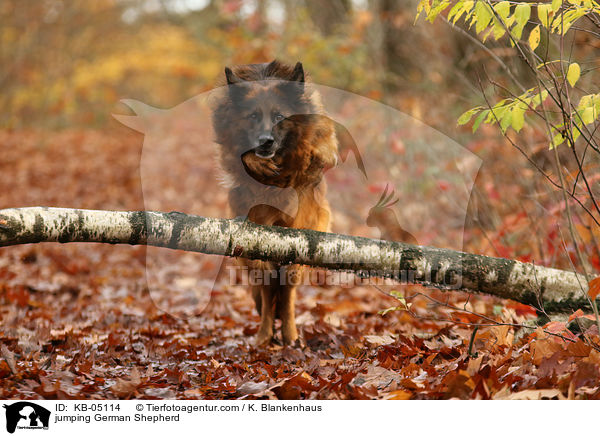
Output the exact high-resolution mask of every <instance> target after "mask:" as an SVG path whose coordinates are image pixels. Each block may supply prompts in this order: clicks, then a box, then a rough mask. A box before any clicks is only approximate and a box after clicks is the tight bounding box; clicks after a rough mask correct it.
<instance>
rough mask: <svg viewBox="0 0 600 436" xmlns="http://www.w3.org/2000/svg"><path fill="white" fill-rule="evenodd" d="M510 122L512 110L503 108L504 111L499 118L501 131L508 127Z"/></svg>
mask: <svg viewBox="0 0 600 436" xmlns="http://www.w3.org/2000/svg"><path fill="white" fill-rule="evenodd" d="M511 124H512V111H511V110H505V111H504V113H503V114H502V118H501V119H500V129H501V130H502V133H505V132H506V129H508V126H510V125H511Z"/></svg>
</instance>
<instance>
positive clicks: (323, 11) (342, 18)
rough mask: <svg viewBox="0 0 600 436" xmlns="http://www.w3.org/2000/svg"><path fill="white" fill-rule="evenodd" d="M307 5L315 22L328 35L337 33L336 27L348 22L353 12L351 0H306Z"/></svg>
mask: <svg viewBox="0 0 600 436" xmlns="http://www.w3.org/2000/svg"><path fill="white" fill-rule="evenodd" d="M306 7H307V9H308V14H309V15H310V18H311V20H312V21H313V23H315V25H316V26H317V27H318V28H319V30H320V31H321V33H322V34H323V35H326V36H329V35H332V34H333V33H335V30H336V28H337V27H338V26H339V25H340V24H344V23H345V22H347V21H348V17H349V16H350V14H351V13H352V1H351V0H330V1H326V2H324V1H320V0H306Z"/></svg>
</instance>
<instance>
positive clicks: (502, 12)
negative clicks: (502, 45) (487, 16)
mask: <svg viewBox="0 0 600 436" xmlns="http://www.w3.org/2000/svg"><path fill="white" fill-rule="evenodd" d="M494 10H495V11H496V13H497V14H498V16H499V17H500V18H502V19H503V20H504V21H506V20H507V19H508V16H509V15H510V2H508V1H502V2H500V3H496V4H495V5H494Z"/></svg>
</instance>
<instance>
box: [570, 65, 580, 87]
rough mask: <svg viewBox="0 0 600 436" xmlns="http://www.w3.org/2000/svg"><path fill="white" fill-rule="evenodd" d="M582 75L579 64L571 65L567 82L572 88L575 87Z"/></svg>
mask: <svg viewBox="0 0 600 436" xmlns="http://www.w3.org/2000/svg"><path fill="white" fill-rule="evenodd" d="M580 75H581V68H580V67H579V64H578V63H577V62H573V63H572V64H571V65H569V69H568V70H567V80H568V81H569V84H570V85H571V86H575V84H576V83H577V81H578V80H579V76H580Z"/></svg>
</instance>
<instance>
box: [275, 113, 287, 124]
mask: <svg viewBox="0 0 600 436" xmlns="http://www.w3.org/2000/svg"><path fill="white" fill-rule="evenodd" d="M284 118H285V117H284V116H283V115H281V114H275V116H274V117H273V119H274V120H275V122H276V123H278V122H279V121H282V120H283V119H284Z"/></svg>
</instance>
